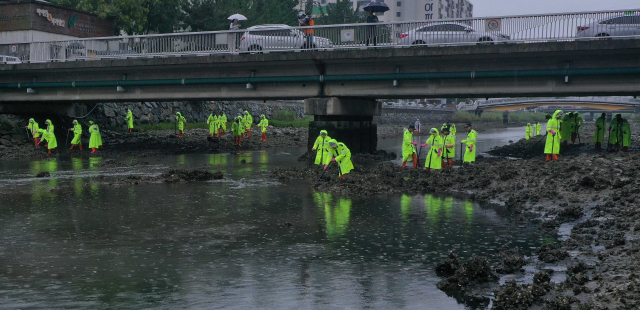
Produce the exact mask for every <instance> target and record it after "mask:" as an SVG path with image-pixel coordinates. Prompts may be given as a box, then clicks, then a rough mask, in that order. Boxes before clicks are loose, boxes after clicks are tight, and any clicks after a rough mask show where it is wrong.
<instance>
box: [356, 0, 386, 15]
mask: <svg viewBox="0 0 640 310" xmlns="http://www.w3.org/2000/svg"><path fill="white" fill-rule="evenodd" d="M362 9H363V10H364V11H367V12H374V13H379V12H386V11H389V7H388V6H387V5H386V4H385V3H384V2H369V4H367V5H365V7H364V8H362Z"/></svg>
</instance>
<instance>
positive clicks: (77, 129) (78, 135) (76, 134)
mask: <svg viewBox="0 0 640 310" xmlns="http://www.w3.org/2000/svg"><path fill="white" fill-rule="evenodd" d="M69 131H73V140H71V147H70V148H69V150H73V147H74V146H76V145H77V146H78V147H79V148H80V150H81V151H82V126H81V125H80V123H78V120H76V119H74V120H73V128H69ZM67 139H68V138H67Z"/></svg>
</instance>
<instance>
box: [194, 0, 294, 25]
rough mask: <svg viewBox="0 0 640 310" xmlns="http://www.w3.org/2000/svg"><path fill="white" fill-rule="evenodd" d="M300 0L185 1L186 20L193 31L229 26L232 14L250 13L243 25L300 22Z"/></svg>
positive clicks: (246, 14) (291, 23)
mask: <svg viewBox="0 0 640 310" xmlns="http://www.w3.org/2000/svg"><path fill="white" fill-rule="evenodd" d="M296 3H297V1H296V0H192V1H189V4H188V5H187V4H185V5H183V10H184V12H185V15H184V19H183V24H184V26H186V27H188V29H189V30H190V31H212V30H227V29H229V20H227V17H229V16H230V15H232V14H235V13H240V14H242V15H244V16H246V17H247V19H248V20H247V21H243V22H241V24H242V28H245V29H246V28H247V27H250V26H253V25H260V24H287V25H297V11H296Z"/></svg>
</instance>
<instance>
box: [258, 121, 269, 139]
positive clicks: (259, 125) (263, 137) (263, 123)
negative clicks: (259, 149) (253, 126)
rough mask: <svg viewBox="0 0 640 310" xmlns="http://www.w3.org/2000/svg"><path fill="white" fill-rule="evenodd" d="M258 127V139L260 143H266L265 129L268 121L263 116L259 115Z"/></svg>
mask: <svg viewBox="0 0 640 310" xmlns="http://www.w3.org/2000/svg"><path fill="white" fill-rule="evenodd" d="M258 127H260V128H261V129H262V130H261V131H262V137H261V138H260V141H264V142H267V128H268V127H269V120H268V119H267V117H266V116H264V114H262V115H260V123H258Z"/></svg>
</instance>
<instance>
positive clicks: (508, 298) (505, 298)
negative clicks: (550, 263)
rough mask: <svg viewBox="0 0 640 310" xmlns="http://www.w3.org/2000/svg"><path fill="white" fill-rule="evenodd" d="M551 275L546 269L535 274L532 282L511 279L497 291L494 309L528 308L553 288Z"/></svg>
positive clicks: (522, 309) (523, 309)
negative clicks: (526, 282)
mask: <svg viewBox="0 0 640 310" xmlns="http://www.w3.org/2000/svg"><path fill="white" fill-rule="evenodd" d="M550 282H551V277H550V276H549V273H548V272H546V271H541V272H538V273H536V274H535V275H534V276H533V283H532V284H517V283H516V281H515V280H511V281H509V282H507V283H505V284H504V285H502V286H501V287H500V289H499V290H498V291H496V292H495V300H494V303H493V309H494V310H526V309H529V307H531V306H532V305H533V304H534V303H537V302H540V301H541V297H542V296H544V295H545V294H547V292H549V290H550V289H551V287H552V286H551V283H550Z"/></svg>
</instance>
